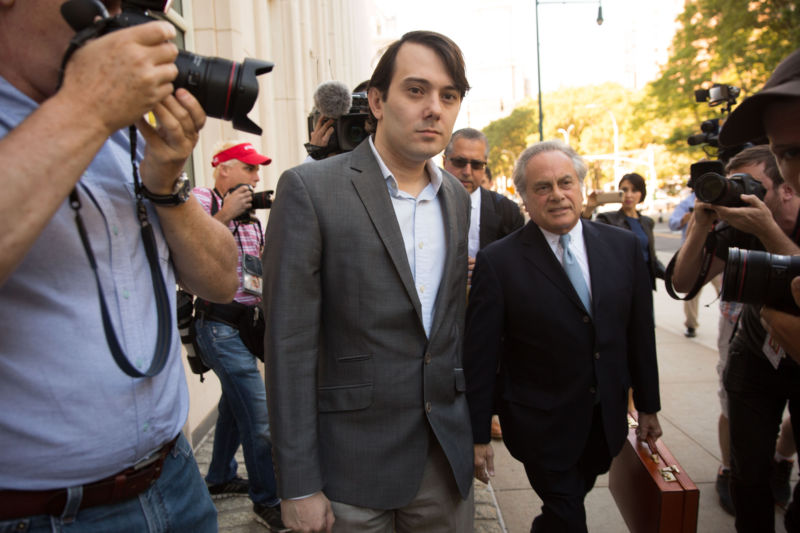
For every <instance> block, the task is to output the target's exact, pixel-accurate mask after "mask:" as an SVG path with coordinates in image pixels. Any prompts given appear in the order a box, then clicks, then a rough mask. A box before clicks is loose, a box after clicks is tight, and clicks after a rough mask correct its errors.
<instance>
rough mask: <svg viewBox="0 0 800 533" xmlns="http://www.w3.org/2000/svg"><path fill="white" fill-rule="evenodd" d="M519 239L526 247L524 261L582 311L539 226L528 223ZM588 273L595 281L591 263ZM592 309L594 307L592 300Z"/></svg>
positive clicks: (579, 302) (577, 298)
mask: <svg viewBox="0 0 800 533" xmlns="http://www.w3.org/2000/svg"><path fill="white" fill-rule="evenodd" d="M584 228H586V225H584ZM521 238H522V242H523V243H524V244H525V245H526V246H525V247H524V252H523V256H524V257H525V259H526V260H527V261H528V262H530V263H532V264H533V266H535V267H536V268H537V269H539V271H541V273H542V274H544V276H545V277H547V278H548V279H550V281H551V282H552V283H553V285H555V286H556V287H558V288H559V290H561V292H563V293H564V295H566V296H567V298H569V299H570V300H571V301H572V302H573V303H574V304H575V305H577V306H578V307H580V308H581V309H583V308H584V307H583V303H582V302H581V299H580V298H579V297H578V293H577V292H575V288H574V287H573V286H572V282H571V281H570V280H569V278H568V277H567V273H566V272H565V271H564V267H562V266H561V263H559V262H558V259H556V256H555V254H553V250H552V249H551V248H550V244H548V242H547V239H545V238H544V234H543V233H542V232H541V230H540V229H539V226H537V225H536V224H535V223H534V222H529V223H528V224H527V225H526V226H525V228H524V229H523V230H522V235H521ZM585 239H586V236H585V235H584V240H585ZM589 272H590V275H591V276H592V279H595V278H594V272H593V271H592V269H591V262H590V263H589ZM592 285H593V286H592V289H594V284H592ZM592 307H594V299H593V300H592Z"/></svg>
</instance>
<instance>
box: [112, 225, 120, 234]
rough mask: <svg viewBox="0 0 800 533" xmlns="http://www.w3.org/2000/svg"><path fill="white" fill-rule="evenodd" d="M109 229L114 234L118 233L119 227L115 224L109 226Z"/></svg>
mask: <svg viewBox="0 0 800 533" xmlns="http://www.w3.org/2000/svg"><path fill="white" fill-rule="evenodd" d="M111 231H112V232H114V235H119V228H118V227H117V226H111Z"/></svg>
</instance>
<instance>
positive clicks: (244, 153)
mask: <svg viewBox="0 0 800 533" xmlns="http://www.w3.org/2000/svg"><path fill="white" fill-rule="evenodd" d="M231 159H238V160H239V161H241V162H242V163H244V164H246V165H269V164H270V163H272V159H270V158H269V157H267V156H265V155H262V154H259V153H258V152H257V151H256V149H255V148H253V145H252V144H250V143H241V144H237V145H235V146H231V147H230V148H227V149H225V150H222V151H221V152H218V153H217V154H216V155H214V157H213V158H212V159H211V166H212V167H216V166H217V165H219V164H220V163H224V162H225V161H229V160H231Z"/></svg>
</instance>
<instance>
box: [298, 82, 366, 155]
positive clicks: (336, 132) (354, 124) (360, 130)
mask: <svg viewBox="0 0 800 533" xmlns="http://www.w3.org/2000/svg"><path fill="white" fill-rule="evenodd" d="M319 117H320V112H319V111H318V110H316V109H315V110H314V111H313V112H312V113H311V114H310V115H308V136H309V138H310V137H311V132H312V131H314V126H315V125H316V123H317V120H319ZM368 118H369V100H368V99H367V93H365V92H360V93H353V103H352V105H351V107H350V111H349V112H348V113H347V114H346V115H342V116H341V117H339V118H338V119H336V122H334V124H333V133H332V134H331V137H330V139H329V140H328V145H327V146H325V147H323V148H322V149H321V150H315V151H314V153H313V154H312V156H311V157H313V158H314V159H324V158H325V157H327V155H328V154H333V153H341V152H349V151H351V150H352V149H353V148H355V147H356V146H358V145H359V144H360V143H361V141H363V140H364V139H366V138H367V135H369V133H368V132H367V129H366V127H365V126H366V123H367V119H368Z"/></svg>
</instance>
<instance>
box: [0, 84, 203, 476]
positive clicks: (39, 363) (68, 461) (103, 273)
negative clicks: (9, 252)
mask: <svg viewBox="0 0 800 533" xmlns="http://www.w3.org/2000/svg"><path fill="white" fill-rule="evenodd" d="M36 108H37V104H36V102H34V101H33V100H31V99H29V98H28V97H27V96H25V95H23V94H22V93H20V92H19V91H18V90H17V89H15V88H14V87H12V86H11V85H10V84H9V83H8V82H7V81H6V80H4V79H3V78H2V77H0V138H2V137H4V136H5V135H7V134H8V132H9V131H10V130H12V129H13V128H14V127H15V126H17V125H18V124H19V123H20V122H22V121H23V120H24V119H25V118H26V117H27V116H28V115H29V114H30V113H32V112H33V111H35V110H36ZM63 133H64V135H68V134H69V132H63ZM143 144H144V141H143V139H141V138H140V139H139V143H138V146H139V147H140V148H141V147H142V145H143ZM31 149H32V150H34V149H35V147H31ZM19 157H35V154H34V153H31V154H20V155H19ZM140 157H141V150H140ZM29 179H31V180H35V181H36V182H38V183H39V184H40V185H41V188H42V190H45V189H46V188H47V187H48V176H45V175H31V176H29ZM78 192H79V196H80V200H81V202H82V204H83V207H82V209H81V215H82V217H83V220H84V223H85V225H86V229H87V232H88V234H89V239H90V241H91V246H92V249H93V251H94V255H95V257H96V259H97V262H98V269H99V275H100V279H101V283H102V285H103V289H104V291H105V298H106V302H107V305H108V307H109V311H110V313H111V321H112V322H113V324H114V328H115V329H116V331H117V335H118V337H119V340H120V343H121V344H122V348H123V350H124V351H125V352H126V353H127V354H128V356H129V359H130V361H131V363H132V364H133V365H134V366H136V367H138V368H139V369H145V370H146V369H147V368H148V367H149V365H150V359H151V357H152V354H153V349H154V345H155V337H156V326H157V317H156V306H155V298H154V294H153V284H152V282H151V279H150V272H149V267H148V262H147V258H146V256H145V251H144V245H143V243H142V238H141V234H140V228H139V223H138V220H137V217H136V208H135V202H134V200H135V198H134V194H133V179H132V175H131V163H130V144H129V142H128V136H127V131H119V132H117V133H115V134H114V135H113V136H112V137H111V138H110V139H109V140H108V141H107V142H106V143H105V144H104V145H103V147H102V148H101V149H100V151H99V152H98V154H97V156H96V157H95V158H94V160H93V161H92V163H91V165H90V166H89V168H88V169H87V170H86V171H85V172H84V174H83V176H82V177H81V180H80V182H79V185H78ZM145 203H148V202H145ZM148 212H149V217H150V222H151V223H152V224H153V226H154V230H155V236H156V241H157V248H158V256H159V260H160V266H161V271H162V272H163V275H164V281H165V283H166V286H167V288H168V293H170V309H171V310H173V312H172V313H171V316H170V319H171V320H172V323H173V328H174V327H175V326H174V324H175V313H174V309H175V291H174V290H169V288H170V287H175V274H174V271H173V268H172V264H171V262H170V259H169V250H168V248H167V244H166V241H165V240H164V236H163V234H162V231H161V227H160V225H159V221H158V217H157V215H156V213H155V210H154V209H153V208H152V206H148ZM0 406H2V408H0V489H19V490H41V489H52V488H62V487H67V486H71V485H78V484H84V483H87V482H91V481H95V480H97V479H101V478H104V477H107V476H109V475H112V474H114V473H116V472H118V471H120V470H122V469H124V468H127V467H128V466H130V465H132V464H133V463H135V462H136V461H137V460H139V459H141V458H142V457H143V456H145V455H146V454H147V453H148V452H149V451H151V450H153V449H154V448H157V447H158V446H160V445H162V444H164V443H165V442H167V441H169V440H170V439H172V438H173V437H175V436H176V435H177V434H178V432H179V431H180V430H181V428H182V427H183V424H184V423H185V421H186V415H187V413H188V409H189V397H188V390H187V387H186V379H185V376H184V372H183V365H182V364H181V361H180V341H179V337H178V334H177V330H175V332H174V335H173V337H172V347H171V353H170V356H169V359H168V361H167V364H166V367H165V368H164V370H163V371H162V372H161V373H160V374H159V375H157V376H156V377H154V378H139V379H137V378H131V377H129V376H127V375H126V374H124V373H123V372H122V370H120V369H119V368H118V367H117V364H116V362H114V359H112V356H111V353H110V352H109V349H108V345H107V344H106V336H105V333H104V331H103V325H102V319H101V315H100V305H99V301H98V294H97V288H96V285H95V279H94V275H93V274H92V270H91V268H90V266H89V262H88V260H87V258H86V253H85V251H84V249H83V246H82V245H81V242H80V237H79V235H78V230H77V228H76V226H75V220H74V212H73V211H72V209H71V208H70V207H69V205H68V202H67V200H64V202H63V203H62V204H61V207H59V209H58V211H56V213H55V214H54V215H53V217H52V219H51V220H50V222H49V223H48V225H47V226H46V227H45V228H44V230H43V231H42V233H41V234H40V235H39V237H38V239H37V240H36V242H35V243H34V244H33V246H32V248H31V249H30V250H29V251H28V253H27V254H26V256H25V258H24V259H23V260H22V262H21V263H20V265H19V266H18V267H17V269H16V270H15V271H14V273H13V274H12V275H11V277H10V278H9V279H8V280H7V281H6V282H5V283H4V284H3V285H2V286H0Z"/></svg>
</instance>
